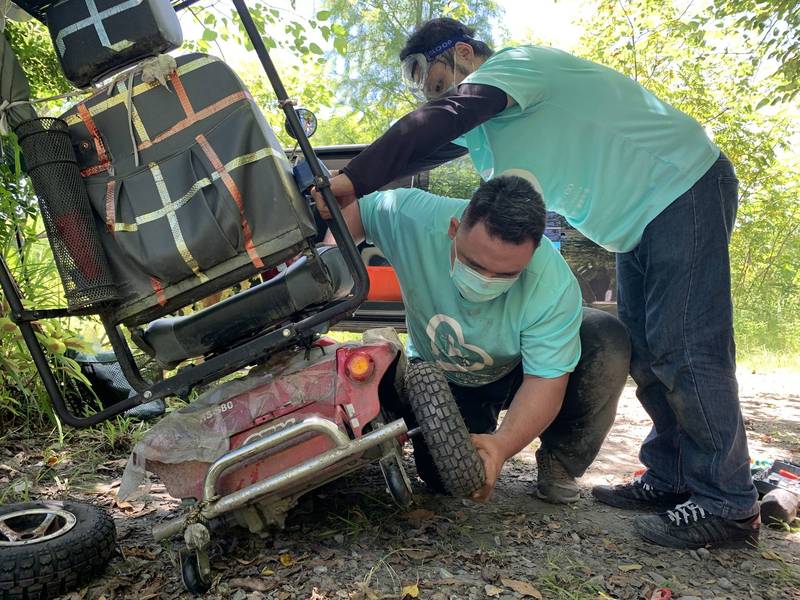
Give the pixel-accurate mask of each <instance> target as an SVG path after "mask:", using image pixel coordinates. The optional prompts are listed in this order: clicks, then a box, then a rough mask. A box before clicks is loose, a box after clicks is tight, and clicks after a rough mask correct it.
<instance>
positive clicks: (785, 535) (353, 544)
mask: <svg viewBox="0 0 800 600" xmlns="http://www.w3.org/2000/svg"><path fill="white" fill-rule="evenodd" d="M739 380H740V386H741V397H742V404H743V408H744V413H745V417H746V424H747V428H748V432H749V440H750V447H751V454H752V456H753V457H756V458H758V457H763V458H790V459H793V460H794V461H796V462H797V461H798V460H800V373H790V372H776V373H748V372H741V373H740V374H739ZM633 392H634V389H633V387H632V385H629V386H628V387H626V389H625V391H624V395H623V398H622V401H621V405H620V409H619V414H618V418H617V422H616V424H615V426H614V429H613V430H612V432H611V434H610V436H609V438H608V440H607V442H606V444H605V446H604V448H603V451H602V453H601V455H600V457H599V458H598V460H597V461H596V462H595V464H594V465H593V466H592V467H591V469H590V470H589V471H588V472H587V474H586V475H585V476H584V477H583V478H582V479H581V485H582V488H583V497H582V499H581V500H580V501H579V502H578V503H576V504H575V505H571V506H568V507H561V506H553V505H548V504H546V503H543V502H541V501H539V500H537V499H536V498H535V497H534V496H532V495H531V491H532V486H533V484H534V482H535V479H536V463H535V459H534V454H533V453H534V450H535V446H534V447H531V448H530V449H528V450H526V451H525V452H523V453H522V454H520V455H519V456H518V457H516V458H515V459H513V460H512V461H511V462H510V463H509V464H508V465H507V466H506V469H505V470H504V472H503V475H502V477H501V480H500V482H499V484H498V486H497V491H496V493H495V495H494V497H493V499H492V501H491V502H490V503H489V504H486V505H477V504H474V503H471V502H469V501H465V500H458V499H452V498H444V497H439V496H434V495H431V494H428V493H426V491H425V489H424V487H423V486H422V485H421V484H420V483H419V481H418V480H415V492H416V504H415V506H413V507H412V509H411V510H409V511H401V510H399V509H397V508H396V507H395V506H394V505H393V504H392V502H391V500H390V498H389V496H388V495H387V494H386V493H385V492H384V485H383V482H382V478H381V475H380V472H379V470H378V469H377V468H369V469H366V470H363V471H361V472H359V473H356V474H354V475H351V476H349V477H347V478H345V479H342V480H339V481H338V482H336V483H334V484H332V485H330V486H328V487H325V488H323V489H321V490H318V491H317V492H316V493H312V494H310V495H308V496H306V497H305V498H304V499H303V500H302V501H301V502H300V505H299V506H298V507H297V508H295V509H294V510H293V511H292V513H291V514H290V517H289V519H288V521H287V525H286V528H285V529H284V530H282V531H278V532H271V533H270V534H268V535H263V536H252V535H248V534H246V533H242V532H237V531H233V530H228V531H222V532H219V533H217V534H216V535H215V537H214V543H213V550H212V554H211V562H212V567H213V569H214V574H215V583H214V586H213V587H212V590H211V592H210V593H209V594H207V596H206V597H207V598H211V599H223V598H224V599H229V598H232V599H234V600H258V599H262V598H268V599H280V600H288V599H295V598H297V599H302V600H323V599H326V600H327V599H331V600H332V599H338V598H341V599H363V600H376V599H383V598H394V599H403V598H425V599H431V600H455V599H459V600H460V599H469V600H472V599H482V598H499V599H501V600H510V599H512V598H570V599H582V598H587V599H588V598H592V599H596V598H620V599H628V598H643V599H645V600H651V599H652V598H658V597H659V595H658V594H659V590H660V589H662V588H667V589H669V590H670V591H671V592H672V597H673V598H684V600H690V599H693V598H735V599H739V598H751V599H755V600H757V599H759V598H763V599H765V600H766V599H772V598H791V599H795V600H799V599H800V552H798V549H800V545H798V542H800V533H798V529H795V530H794V531H792V530H788V528H787V530H786V531H774V530H768V529H766V528H763V529H762V539H761V545H760V546H759V547H758V548H755V549H752V550H712V551H707V550H700V551H696V552H695V551H691V552H685V551H676V550H668V549H663V548H659V547H656V546H651V545H648V544H646V543H643V542H641V541H640V540H639V539H637V537H636V535H635V534H634V532H633V529H632V519H633V517H634V516H635V514H634V513H630V512H625V511H621V510H616V509H613V508H609V507H605V506H603V505H601V504H598V503H596V502H594V501H593V500H592V499H591V496H590V494H589V489H590V487H591V486H592V485H595V484H598V483H607V482H613V483H616V482H621V481H624V480H625V479H627V478H629V477H630V476H631V474H632V473H633V472H634V471H635V470H636V469H637V468H639V466H640V465H639V464H638V462H637V459H636V454H637V450H638V445H639V442H640V440H641V439H642V438H643V437H644V435H645V434H646V432H647V430H648V419H647V416H646V414H645V413H644V411H643V410H642V409H641V407H640V406H639V404H638V402H637V401H636V398H635V396H634V393H633ZM106 437H107V438H113V435H110V434H109V435H107V436H106ZM0 440H2V442H3V443H2V447H0V489H3V488H5V489H6V490H12V491H16V492H17V493H19V492H20V490H22V489H26V488H25V486H21V483H20V482H27V483H26V484H25V485H26V486H27V490H28V491H26V492H25V493H26V494H29V495H30V496H31V497H60V498H63V497H65V496H70V497H73V498H75V499H80V500H84V501H88V502H92V503H94V504H99V505H102V506H104V507H106V508H108V509H109V510H110V512H111V513H112V515H113V516H114V519H115V521H116V524H117V530H118V538H119V545H120V556H119V557H118V558H116V559H115V560H114V561H113V562H112V564H111V565H110V566H109V568H108V570H107V571H106V574H105V576H104V577H103V578H102V579H99V580H97V581H96V582H95V583H94V584H93V585H92V586H91V587H89V588H86V589H83V590H80V591H79V592H75V593H72V594H70V595H68V596H67V598H70V599H78V598H87V599H92V600H100V599H105V600H111V599H123V598H124V599H139V600H147V599H151V598H159V599H173V598H190V597H191V596H190V595H189V594H188V593H186V592H185V591H184V590H183V587H182V585H181V583H180V578H179V576H178V573H177V569H176V566H175V564H176V553H175V548H174V547H172V546H171V545H170V544H169V543H165V544H156V543H155V542H153V541H152V538H151V536H150V534H149V530H150V528H151V527H152V526H153V525H154V524H155V523H157V522H159V521H161V520H163V519H165V518H166V517H168V516H170V515H171V514H173V511H175V510H176V509H177V506H178V503H177V502H176V501H175V500H173V499H171V498H169V496H167V495H166V493H165V492H164V489H163V486H160V485H158V484H156V485H155V486H154V487H153V489H152V490H151V493H150V494H149V495H148V496H147V497H145V498H143V499H140V500H137V501H135V502H132V503H121V504H117V502H116V500H115V489H116V487H117V486H118V485H119V478H120V476H121V472H122V467H123V466H124V463H125V460H124V454H123V453H121V452H117V453H116V454H113V453H110V454H109V453H107V454H105V455H102V456H101V457H100V458H99V459H97V460H89V459H87V458H86V456H85V455H83V454H81V450H80V448H72V449H70V450H60V451H53V450H52V449H51V448H52V445H51V444H44V445H43V442H42V441H41V440H30V439H20V438H9V437H6V438H5V439H3V438H0ZM106 442H107V444H106V445H107V446H108V447H109V448H111V447H113V446H114V445H115V444H119V445H122V446H124V442H123V441H121V440H115V439H107V440H106ZM93 456H94V455H93ZM406 464H407V467H408V470H409V473H410V474H411V475H412V478H413V475H414V470H413V466H412V465H413V461H411V460H410V457H409V456H408V455H407V456H406ZM10 497H11V495H10V494H8V493H7V494H6V501H9V498H10ZM795 524H797V522H796V523H795Z"/></svg>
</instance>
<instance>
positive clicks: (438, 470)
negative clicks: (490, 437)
mask: <svg viewBox="0 0 800 600" xmlns="http://www.w3.org/2000/svg"><path fill="white" fill-rule="evenodd" d="M405 388H406V393H407V397H408V403H409V405H410V407H411V411H412V412H413V414H414V417H415V419H416V422H417V426H418V427H419V428H420V431H421V434H422V436H421V439H420V438H419V437H416V438H414V440H413V443H414V460H415V462H416V464H417V474H418V475H419V476H420V478H421V479H422V480H423V481H425V483H427V484H428V485H429V486H430V487H431V488H433V489H434V490H435V491H438V492H446V493H448V494H451V495H453V496H460V497H463V496H469V495H470V494H472V492H474V491H476V490H478V489H479V488H481V487H482V486H483V484H484V481H485V479H486V475H485V473H484V471H483V461H482V460H481V458H480V456H479V455H478V451H477V450H475V446H474V445H473V444H472V439H471V438H470V435H469V431H468V430H467V426H466V424H465V423H464V419H463V417H462V416H461V413H460V412H459V410H458V405H457V404H456V401H455V398H453V394H452V392H451V391H450V386H449V385H448V384H447V379H446V378H445V376H444V374H443V373H442V371H441V370H440V369H439V367H437V366H436V365H435V364H432V363H426V362H422V361H415V362H412V363H411V364H409V365H408V369H407V371H406V386H405Z"/></svg>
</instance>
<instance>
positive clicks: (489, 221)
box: [461, 175, 547, 247]
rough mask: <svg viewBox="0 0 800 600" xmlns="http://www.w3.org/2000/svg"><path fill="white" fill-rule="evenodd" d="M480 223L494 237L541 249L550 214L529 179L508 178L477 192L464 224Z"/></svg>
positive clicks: (492, 180) (503, 178)
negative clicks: (532, 245) (529, 242)
mask: <svg viewBox="0 0 800 600" xmlns="http://www.w3.org/2000/svg"><path fill="white" fill-rule="evenodd" d="M478 221H480V222H482V223H483V224H484V226H485V227H486V229H487V231H488V232H489V235H491V236H492V237H498V238H500V239H501V240H503V241H505V242H509V243H511V244H523V243H525V242H527V241H528V240H532V241H533V243H534V244H535V245H536V246H537V247H538V246H539V242H540V241H541V240H542V235H543V234H544V228H545V224H546V221H547V211H546V210H545V207H544V201H543V200H542V195H541V194H540V193H539V192H537V191H536V190H535V189H534V188H533V186H532V185H531V183H530V182H529V181H528V180H526V179H523V178H522V177H517V176H515V175H508V176H504V177H497V178H496V179H490V180H489V181H486V182H484V183H482V184H481V185H480V187H479V188H478V189H477V190H475V193H474V194H473V195H472V199H471V200H470V201H469V205H468V206H467V209H466V210H465V211H464V214H463V216H462V217H461V222H462V223H463V224H464V225H466V226H467V227H472V226H473V225H475V223H477V222H478Z"/></svg>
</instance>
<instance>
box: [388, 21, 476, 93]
mask: <svg viewBox="0 0 800 600" xmlns="http://www.w3.org/2000/svg"><path fill="white" fill-rule="evenodd" d="M469 40H470V38H469V37H468V36H465V35H464V34H458V35H456V36H453V37H451V38H447V39H446V40H443V41H441V42H439V43H438V44H436V46H434V47H433V48H431V49H430V50H428V51H427V52H418V53H416V54H409V55H408V56H407V57H406V58H405V59H403V81H404V82H405V84H406V86H408V89H409V90H410V91H411V93H412V94H414V96H415V97H416V98H417V99H418V100H420V101H422V102H426V101H428V100H430V99H431V98H430V97H429V94H426V91H427V88H426V84H427V82H428V74H429V73H430V70H431V67H432V66H433V65H434V64H435V63H436V59H437V57H439V56H440V55H441V54H443V53H444V52H447V51H448V50H449V49H450V48H452V47H454V46H455V45H456V44H457V43H458V42H467V41H469Z"/></svg>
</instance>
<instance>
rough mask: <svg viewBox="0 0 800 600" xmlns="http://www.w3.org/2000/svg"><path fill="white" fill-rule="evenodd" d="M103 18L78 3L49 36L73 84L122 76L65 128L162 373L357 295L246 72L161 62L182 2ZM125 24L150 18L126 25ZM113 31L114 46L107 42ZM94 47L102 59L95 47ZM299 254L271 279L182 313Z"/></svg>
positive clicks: (69, 2) (106, 11) (118, 10)
mask: <svg viewBox="0 0 800 600" xmlns="http://www.w3.org/2000/svg"><path fill="white" fill-rule="evenodd" d="M87 7H88V8H87ZM93 7H95V5H94V2H93V0H64V1H63V2H60V3H59V4H58V5H57V7H56V6H54V7H53V8H52V9H50V12H51V13H52V15H53V16H54V18H53V19H52V20H51V19H49V20H48V25H49V26H50V28H51V35H52V37H53V39H54V43H56V45H57V48H58V50H59V52H58V53H57V54H58V56H59V58H60V59H61V61H62V66H63V67H64V69H65V71H67V72H68V74H72V79H73V81H76V83H80V82H85V81H86V80H88V79H92V80H94V79H96V78H97V77H99V76H101V75H102V76H103V77H110V79H108V80H107V81H106V84H105V87H104V88H102V89H101V90H100V91H97V92H95V93H94V94H92V95H91V96H90V97H89V98H87V99H85V100H84V101H82V102H80V103H78V104H77V105H76V106H74V107H72V108H71V109H70V110H68V111H67V112H66V113H65V114H64V115H62V119H64V120H65V121H66V122H67V125H68V127H69V133H70V137H71V140H72V143H73V146H74V148H75V152H76V155H77V160H78V165H79V167H80V169H81V175H82V177H83V181H84V184H85V187H86V189H87V191H88V195H89V202H90V203H91V209H92V213H93V215H94V217H95V219H96V225H97V229H98V230H99V231H100V239H101V243H102V247H103V251H104V252H105V254H106V256H107V258H108V263H109V265H110V270H111V271H112V274H113V278H114V282H115V284H116V286H117V288H118V291H119V296H120V297H121V299H122V300H121V302H120V303H119V304H118V305H117V307H116V308H115V314H114V316H113V320H114V321H115V322H117V323H122V324H124V325H127V326H128V328H129V329H131V331H132V333H133V339H134V341H135V342H136V343H137V345H139V346H140V347H141V348H142V349H143V350H145V352H147V353H149V354H151V355H152V356H154V357H155V358H156V359H157V360H158V362H159V363H160V364H162V365H175V364H178V363H180V362H181V361H183V360H185V359H188V358H194V357H199V356H206V355H208V354H212V353H215V352H219V351H222V350H225V349H228V348H230V347H232V346H235V345H236V344H237V343H240V342H242V341H244V340H246V339H248V338H251V337H252V336H254V335H256V334H258V333H260V332H263V331H265V330H268V329H269V328H270V327H272V326H275V325H277V324H279V323H281V322H285V321H286V320H287V319H289V318H291V317H292V315H295V314H297V313H299V312H301V311H304V310H307V309H311V308H313V307H314V306H315V305H322V304H324V303H326V302H329V301H332V300H336V299H338V298H340V297H342V296H343V295H346V294H347V293H348V292H349V291H350V289H351V288H352V280H351V277H350V273H349V270H348V268H347V266H346V264H345V262H344V259H343V257H342V255H341V253H340V252H339V250H338V249H337V248H326V249H323V250H321V251H319V253H317V252H316V251H315V250H314V249H313V248H312V247H311V242H312V241H313V240H314V239H315V237H316V236H317V233H318V232H317V225H316V222H315V219H314V216H313V215H312V212H311V210H310V207H309V204H308V201H307V200H306V199H305V198H304V197H303V196H302V194H301V193H300V190H299V189H298V186H297V184H296V183H295V180H294V178H293V176H292V167H291V165H290V163H289V161H288V160H287V158H286V155H285V153H284V151H283V149H282V147H281V145H280V143H279V142H278V140H277V138H276V137H275V135H274V133H273V131H272V128H271V127H270V125H269V124H268V123H267V122H266V120H265V119H264V117H263V115H262V114H261V111H260V109H259V108H258V106H257V105H256V103H255V102H254V100H253V98H252V96H251V95H250V93H249V91H248V90H247V88H246V87H245V86H244V84H243V83H242V81H241V80H240V79H239V78H238V77H237V75H236V74H235V73H234V72H233V71H232V70H231V69H230V68H229V67H228V66H227V65H226V64H225V63H224V62H222V61H220V60H218V59H216V58H214V57H211V56H208V55H204V54H197V53H195V54H188V55H184V56H180V57H177V58H176V59H172V58H171V57H168V56H163V55H162V56H157V57H155V58H153V57H152V55H153V54H156V53H157V52H158V51H160V50H163V49H169V48H173V47H175V45H176V43H178V42H179V40H180V31H179V30H178V31H177V32H176V31H175V24H176V23H177V20H173V18H172V17H174V11H173V9H172V7H171V6H170V3H169V0H106V2H105V3H104V4H103V10H101V11H100V12H99V13H97V11H96V10H94V8H93ZM86 10H89V12H90V13H91V18H89V17H86V16H85V15H84V13H85V12H86ZM93 11H94V12H93ZM137 11H138V12H137ZM170 12H171V13H172V14H171V15H170ZM81 15H84V16H83V17H81ZM125 15H127V16H128V18H129V19H133V20H135V21H136V20H138V21H139V22H137V23H126V24H123V23H122V21H124V19H123V18H122V17H124V16H125ZM70 19H78V20H77V21H76V23H77V24H76V23H72V22H71V21H70ZM87 19H88V20H87ZM89 21H91V24H92V26H89V25H87V23H89ZM101 26H102V27H101ZM101 29H102V30H103V32H104V36H105V37H103V36H100V39H99V40H96V39H94V37H93V36H99V35H100V30H101ZM112 39H118V41H119V40H123V39H124V43H123V42H121V41H120V42H119V43H109V40H112ZM98 44H99V46H98ZM95 47H97V48H101V50H102V51H98V52H95V53H94V54H92V53H91V52H86V51H85V50H86V49H87V48H95ZM95 49H96V48H95ZM145 58H146V59H147V60H146V61H144V62H139V63H137V64H134V65H131V61H132V60H139V61H141V60H143V59H145ZM68 59H69V60H68ZM76 61H77V62H76ZM78 63H80V65H78ZM115 69H116V73H115ZM119 69H127V70H125V71H122V72H119ZM298 254H302V255H303V256H302V257H301V258H300V259H299V260H296V261H295V262H294V263H293V264H292V265H291V266H290V267H289V268H288V269H286V270H285V271H284V272H282V273H281V274H280V275H278V276H277V277H274V278H273V279H270V280H268V281H265V282H264V283H261V284H260V285H257V286H254V287H252V288H250V289H248V290H246V291H243V292H240V293H238V294H235V295H234V296H231V297H230V298H228V299H226V300H225V301H223V302H219V303H217V304H215V305H213V306H210V307H208V308H206V309H204V310H201V311H198V312H195V313H193V314H190V315H188V316H170V315H173V314H174V313H175V311H176V310H177V309H179V308H182V307H184V306H187V305H189V304H191V303H193V302H196V301H199V300H201V299H203V298H206V297H207V296H209V295H211V294H213V293H215V292H217V291H220V290H223V289H225V288H226V287H229V286H230V285H232V284H234V283H236V282H239V281H243V280H245V279H247V278H249V277H252V276H254V275H257V274H258V273H262V272H265V271H267V270H268V269H270V268H271V267H275V266H277V265H279V264H281V263H283V262H285V261H286V260H287V259H289V258H292V257H294V256H297V255H298Z"/></svg>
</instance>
